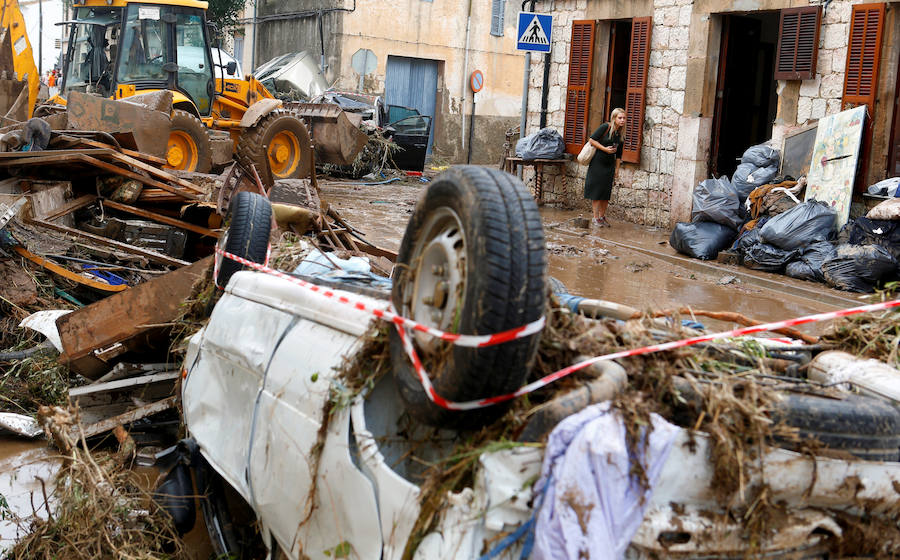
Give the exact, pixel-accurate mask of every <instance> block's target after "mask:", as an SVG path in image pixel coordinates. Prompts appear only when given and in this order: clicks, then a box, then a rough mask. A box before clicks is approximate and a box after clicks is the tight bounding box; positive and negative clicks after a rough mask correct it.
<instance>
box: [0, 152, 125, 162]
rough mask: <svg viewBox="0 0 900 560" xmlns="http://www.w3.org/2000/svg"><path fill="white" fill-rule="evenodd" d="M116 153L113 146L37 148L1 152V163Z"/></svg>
mask: <svg viewBox="0 0 900 560" xmlns="http://www.w3.org/2000/svg"><path fill="white" fill-rule="evenodd" d="M112 153H115V150H114V149H112V148H106V149H99V150H36V151H34V152H0V160H2V164H0V165H10V163H9V160H17V159H29V160H34V159H41V158H46V157H64V156H73V155H81V154H83V155H98V156H100V155H109V154H112Z"/></svg>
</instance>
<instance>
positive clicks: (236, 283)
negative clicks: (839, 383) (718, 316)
mask: <svg viewBox="0 0 900 560" xmlns="http://www.w3.org/2000/svg"><path fill="white" fill-rule="evenodd" d="M267 204H268V203H267V202H266V201H265V200H264V199H262V198H261V197H259V196H257V195H251V194H249V193H242V194H241V195H239V196H238V197H236V198H235V202H234V204H233V206H232V218H231V220H232V221H231V229H230V230H229V233H228V236H227V238H226V240H225V242H224V246H225V249H226V251H227V252H229V253H233V254H237V255H239V256H242V257H244V258H247V259H249V260H251V261H256V262H262V261H263V260H264V258H265V245H266V243H267V242H268V232H269V220H270V214H269V209H268V206H267ZM239 267H240V264H238V263H235V262H233V261H228V260H227V259H225V260H223V261H222V263H221V264H220V266H219V268H218V272H217V274H218V276H219V280H220V281H221V282H223V283H225V282H227V287H226V288H225V291H224V294H223V295H222V297H221V299H220V300H219V301H218V303H217V304H216V305H215V308H214V310H213V312H212V316H211V318H210V320H209V323H208V325H207V326H206V327H205V328H204V329H202V330H201V331H200V332H198V333H197V334H196V335H194V336H193V338H192V339H191V341H190V345H189V350H188V353H187V357H186V360H185V363H184V372H183V377H184V379H183V385H182V404H183V411H184V421H185V424H186V426H187V430H188V436H189V437H188V439H187V440H185V441H184V442H183V445H182V449H183V451H184V453H183V456H182V459H183V460H182V461H181V465H180V466H179V467H178V468H176V469H175V470H174V471H173V473H172V475H171V476H170V478H169V481H168V482H167V486H166V490H167V493H169V494H181V495H183V496H191V495H193V492H194V490H192V489H191V488H189V487H188V486H189V481H190V477H187V476H186V474H185V473H186V472H187V470H188V469H189V468H190V469H193V470H194V473H195V481H196V484H197V486H198V488H197V489H196V490H197V491H199V493H200V494H202V495H203V496H204V497H203V498H202V499H201V500H199V501H200V504H201V506H202V508H203V512H204V517H205V520H206V523H207V527H208V529H209V531H210V535H211V536H212V538H213V544H214V546H215V548H216V551H217V553H220V554H231V555H233V557H253V556H262V555H265V554H271V557H273V558H280V557H287V558H323V559H324V558H362V559H381V558H384V559H398V560H399V559H401V558H421V559H438V558H459V559H463V558H478V557H482V555H490V556H487V557H501V558H518V557H520V556H521V555H522V554H530V555H531V557H533V558H573V559H574V558H587V557H589V558H599V557H610V558H614V557H622V556H623V555H625V556H629V557H666V556H671V557H695V558H701V557H702V558H709V557H715V558H721V557H744V556H746V555H747V554H758V555H761V556H766V557H770V556H771V557H792V558H793V557H810V556H812V557H816V556H823V557H824V556H825V555H827V554H828V552H829V550H831V551H834V550H838V549H840V550H844V551H846V552H852V551H853V549H851V548H840V546H845V547H846V546H850V545H849V544H847V542H849V541H847V542H845V543H844V545H840V546H838V548H835V547H836V545H835V543H840V542H842V539H843V538H844V536H845V531H846V528H847V526H848V525H847V523H846V522H845V521H846V520H844V519H843V516H845V515H846V516H847V517H848V518H853V519H856V520H858V519H867V520H868V519H873V518H876V517H877V518H879V519H881V520H882V521H883V522H884V525H885V526H890V525H891V524H892V523H893V522H894V517H893V516H894V515H895V513H894V512H896V511H897V502H898V496H900V463H897V462H895V461H897V459H898V452H900V415H898V412H897V410H896V409H895V408H894V407H893V406H892V404H891V403H889V402H888V401H886V400H884V399H879V398H873V397H871V398H870V397H862V396H857V395H850V396H847V397H846V398H843V397H840V396H834V395H832V396H831V397H825V396H822V395H814V394H807V393H810V391H807V390H806V387H807V384H806V383H807V382H805V381H804V380H802V379H795V380H794V381H793V382H794V383H796V386H797V388H798V390H797V391H794V392H785V393H784V394H785V396H783V397H781V396H776V397H773V400H772V402H774V403H775V404H773V405H772V407H771V410H767V411H765V412H766V414H767V418H770V419H774V420H771V421H772V422H783V423H785V424H787V425H788V426H789V428H790V431H791V433H793V434H794V435H795V436H796V437H795V438H794V439H793V440H791V441H789V440H788V439H784V440H783V441H782V440H779V439H777V438H776V440H775V441H771V442H770V443H771V444H772V446H765V447H760V448H759V449H756V450H755V455H754V456H753V457H752V458H751V457H747V458H746V461H744V462H740V461H739V462H737V463H735V465H737V467H736V468H737V469H739V470H741V472H740V473H734V475H735V478H734V479H735V480H737V481H738V482H739V484H737V486H735V487H734V488H731V487H728V488H725V487H717V485H719V484H721V483H722V480H723V474H722V473H721V472H716V468H717V467H721V465H722V464H723V463H721V462H717V461H716V460H715V457H716V454H717V453H721V452H722V448H721V445H722V440H721V439H718V438H717V436H715V435H714V436H708V435H706V434H704V433H703V432H702V431H697V430H694V429H691V428H692V427H694V425H695V426H700V425H701V420H703V418H704V416H703V415H700V416H699V420H698V419H697V418H698V416H697V415H695V416H693V417H692V418H691V420H690V422H691V424H692V425H688V426H687V428H682V427H678V426H676V425H675V424H672V423H669V422H667V421H666V420H664V419H663V418H662V417H660V416H656V415H651V416H649V417H648V418H649V421H648V422H646V423H644V422H641V425H640V426H635V425H629V424H628V423H627V421H625V420H623V419H622V418H623V416H622V415H620V414H618V413H617V412H615V408H614V407H612V406H611V405H610V404H609V402H601V401H608V400H609V399H611V398H613V397H615V395H616V394H618V393H621V391H622V390H623V388H624V387H625V386H626V385H627V383H628V381H627V379H626V373H625V370H624V369H623V368H622V367H621V366H619V365H618V364H615V363H613V362H606V363H604V365H602V367H596V368H594V369H593V372H592V375H593V377H592V378H589V379H588V380H587V381H585V382H584V383H582V384H579V385H578V386H577V387H575V388H572V390H571V391H569V392H564V393H562V394H561V395H560V396H558V397H557V398H555V399H553V400H551V401H548V402H547V403H545V405H544V406H542V407H541V409H542V410H543V411H545V412H541V411H537V412H535V413H534V414H533V416H531V417H530V418H529V419H526V420H525V421H523V423H522V424H523V429H520V430H518V433H519V434H520V436H519V438H518V439H519V441H503V442H499V443H498V445H495V446H491V447H489V448H488V449H486V450H484V449H480V450H479V452H478V454H477V464H478V466H477V469H476V474H475V476H474V478H473V479H472V480H468V481H464V482H465V484H464V487H456V488H452V489H450V490H452V491H450V492H447V491H441V492H435V491H434V488H430V487H427V483H426V477H425V475H424V473H425V471H426V470H427V469H428V468H432V469H433V468H438V469H440V468H441V465H442V464H444V465H447V464H448V463H443V462H442V461H443V460H444V459H445V458H446V457H448V456H450V455H452V454H453V453H455V452H454V451H453V449H454V445H455V444H457V443H459V442H460V441H462V440H463V439H464V438H466V437H468V435H467V434H470V433H472V432H470V431H467V430H472V429H475V428H478V427H480V426H483V425H485V424H487V423H490V422H493V421H495V420H496V419H497V418H498V417H499V416H500V415H501V414H502V413H503V412H504V407H503V405H500V406H493V407H488V408H481V409H478V410H475V411H457V410H448V409H446V408H442V407H440V406H438V405H436V404H434V402H432V400H430V399H429V398H428V395H427V394H426V390H425V389H424V388H423V385H422V384H421V383H420V381H419V378H418V377H417V375H416V371H415V368H414V367H413V365H412V363H411V362H410V360H409V358H408V356H407V353H406V352H404V349H403V345H402V342H401V337H400V336H399V335H398V334H397V332H396V330H395V329H393V327H391V328H390V329H384V330H382V331H381V332H380V333H379V336H381V337H382V338H383V337H388V338H389V339H390V342H389V343H385V344H384V345H383V346H382V348H389V349H390V358H389V360H387V361H385V360H381V361H380V362H378V363H380V364H382V365H383V364H385V363H387V364H388V366H389V367H388V369H389V370H390V372H389V374H387V375H379V371H375V370H377V368H376V367H375V366H374V365H373V367H372V370H366V368H365V364H375V363H376V357H375V356H370V355H368V354H366V351H367V349H370V348H371V346H366V341H365V340H364V337H365V336H366V335H367V333H371V331H370V327H371V325H370V324H371V322H372V320H373V318H374V315H373V313H372V311H371V310H386V309H388V307H389V306H390V305H391V303H393V308H394V309H395V310H396V311H397V312H398V314H399V315H401V316H404V317H409V318H412V319H414V320H415V321H417V322H418V323H420V324H422V325H425V326H428V327H433V328H435V329H438V330H441V331H446V332H453V333H467V334H478V335H485V334H492V333H499V332H504V331H507V330H509V329H514V328H517V327H521V326H524V325H528V324H533V323H535V322H536V321H539V320H540V319H541V317H542V316H543V314H544V311H545V306H546V303H547V297H548V295H547V294H548V289H547V285H548V282H547V279H546V265H545V256H544V247H543V234H542V229H541V221H540V214H539V213H538V210H537V207H536V206H535V204H534V202H533V200H532V199H531V197H530V195H529V193H528V192H527V190H526V189H525V188H524V186H523V185H522V184H521V183H520V182H518V181H517V180H516V179H515V178H514V177H512V176H510V175H507V174H504V173H501V172H497V171H494V170H489V169H484V168H478V167H460V168H454V169H451V170H449V171H448V172H446V173H444V174H443V175H441V176H440V177H438V178H437V179H435V180H434V181H433V183H432V185H431V186H430V187H429V188H428V190H427V192H426V193H425V194H424V195H423V197H422V199H421V200H420V201H419V203H418V205H417V207H416V210H415V213H414V215H413V217H412V218H411V221H410V225H409V227H408V229H407V232H406V236H405V237H404V240H403V243H402V245H401V249H400V256H399V262H398V264H397V267H396V269H395V273H394V278H393V288H392V292H388V291H387V290H386V289H383V288H377V287H372V286H371V285H367V284H366V283H365V282H363V283H362V284H361V283H359V282H356V283H353V282H351V283H336V282H335V281H333V280H325V281H322V280H317V281H316V282H317V283H318V284H319V285H320V286H321V285H324V286H325V287H324V288H321V289H318V290H317V291H314V290H312V289H310V288H309V286H307V285H304V282H303V281H298V279H295V278H291V277H288V276H286V275H281V276H276V275H273V274H267V273H265V272H257V271H237V270H238V269H239ZM300 280H302V279H300ZM306 280H309V279H308V278H307V279H306ZM223 285H224V284H223ZM560 313H568V312H567V311H560ZM409 336H411V337H412V340H413V341H414V345H415V348H416V350H417V351H418V352H419V354H420V355H431V356H432V357H435V356H436V358H435V359H433V360H432V361H431V362H429V364H430V365H429V367H430V368H432V371H430V378H431V382H432V383H433V384H434V389H435V391H436V393H437V394H438V395H440V396H442V397H444V398H445V399H447V400H448V401H451V402H462V401H471V400H474V399H479V398H482V397H490V396H494V395H501V394H506V393H510V392H512V391H514V390H516V389H518V388H519V387H520V386H522V385H523V384H525V383H526V382H527V381H528V380H529V373H530V369H531V366H532V365H533V363H534V360H535V355H536V353H537V351H538V344H539V342H540V337H541V334H533V335H529V336H525V337H522V338H517V339H514V340H513V341H511V342H506V343H503V344H498V345H495V346H490V347H486V348H474V347H462V346H452V347H450V349H449V350H448V349H447V347H446V346H445V345H442V343H440V342H439V341H437V339H435V338H434V337H433V336H431V335H429V334H426V333H423V332H419V331H415V334H410V335H409ZM781 351H782V353H783V354H787V353H790V352H793V355H794V356H796V355H799V354H802V353H803V350H802V349H801V350H799V351H798V350H796V349H791V348H782V349H781ZM354 359H355V360H356V361H355V362H354ZM806 361H807V362H808V357H807V359H806ZM348 364H349V365H348ZM353 364H355V365H353ZM351 366H352V367H356V369H357V371H364V373H363V374H362V375H360V376H359V377H358V378H357V379H356V380H349V379H348V378H347V372H348V371H349V369H352V367H351ZM676 386H677V387H676V388H677V389H678V393H677V394H679V395H681V396H682V398H681V401H680V402H678V403H675V405H676V406H675V408H673V410H675V409H678V407H679V406H680V407H682V408H681V409H678V410H689V409H691V407H692V406H693V404H694V403H695V402H696V401H697V400H698V399H701V398H702V396H703V395H702V392H703V391H702V390H698V389H697V387H698V385H697V384H696V383H691V382H686V381H683V380H679V381H678V382H677V383H676ZM592 403H599V404H592ZM703 414H705V412H704V413H703ZM563 418H564V419H563ZM561 419H562V420H563V421H562V423H561V424H560V425H559V426H558V427H557V429H556V430H555V431H554V432H553V433H552V434H551V435H550V436H549V439H548V438H547V435H546V432H547V431H548V430H549V429H550V428H552V427H553V425H554V424H556V422H557V421H559V420H561ZM779 419H780V420H779ZM676 420H677V419H676ZM651 426H652V430H651V429H650V428H651ZM635 434H637V440H635V439H634V438H635ZM540 441H546V447H545V446H543V445H540V444H539V443H537V442H540ZM635 441H637V443H636V444H635ZM811 441H814V442H816V443H817V445H818V446H819V448H829V449H831V450H832V451H833V452H832V453H830V456H825V455H826V454H822V453H816V452H815V451H816V449H815V448H813V447H810V446H808V445H806V444H805V443H804V442H807V443H808V442H811ZM797 442H800V443H797ZM779 446H781V447H779ZM782 447H784V448H782ZM787 448H793V449H798V450H800V452H797V451H792V450H789V449H787ZM636 466H638V468H637V469H636V468H635V467H636ZM638 471H640V472H638ZM423 484H425V485H424V486H423ZM179 485H180V486H181V489H180V490H179ZM723 490H727V493H725V494H724V495H723ZM426 495H427V496H428V497H429V499H428V500H424V499H423V498H424V497H425V496H426ZM435 499H436V500H437V502H435ZM192 503H193V501H192V500H191V499H189V498H185V499H182V500H180V501H179V500H178V499H177V496H176V497H175V498H173V499H172V500H171V503H170V504H169V506H170V510H171V511H173V514H174V515H175V517H176V520H179V519H181V520H183V521H182V523H183V524H185V525H187V526H189V524H190V518H191V515H190V513H189V512H190V511H192V509H191V504H192ZM180 506H183V507H184V512H182V513H179V511H178V508H179V507H180ZM735 512H740V515H736V513H735ZM755 512H756V513H759V512H764V516H762V517H761V516H760V515H756V514H755ZM776 514H777V515H776ZM254 519H255V520H256V521H257V523H256V524H252V521H253V520H254ZM748 520H752V522H753V523H752V526H748V525H749V523H748ZM184 528H186V527H184ZM895 530H896V527H895ZM888 545H889V543H888V544H885V543H884V542H882V543H878V546H882V547H885V546H888ZM894 546H900V543H895V544H894Z"/></svg>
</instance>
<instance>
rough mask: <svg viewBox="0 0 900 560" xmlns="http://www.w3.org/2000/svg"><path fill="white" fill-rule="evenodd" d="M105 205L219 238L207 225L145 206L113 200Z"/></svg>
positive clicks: (107, 201) (104, 203)
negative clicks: (146, 208) (152, 210)
mask: <svg viewBox="0 0 900 560" xmlns="http://www.w3.org/2000/svg"><path fill="white" fill-rule="evenodd" d="M103 205H104V206H106V207H108V208H112V209H114V210H121V211H122V212H128V213H130V214H135V215H137V216H141V217H143V218H147V219H150V220H154V221H156V222H160V223H163V224H168V225H170V226H175V227H177V228H181V229H186V230H188V231H193V232H194V233H199V234H200V235H206V236H207V237H213V238H215V239H218V238H219V234H218V233H216V232H214V231H213V230H211V229H207V228H205V227H200V226H195V225H194V224H191V223H188V222H185V221H182V220H177V219H175V218H170V217H168V216H164V215H162V214H158V213H156V212H151V211H149V210H144V209H143V208H137V207H135V206H129V205H128V204H122V203H120V202H114V201H112V200H106V199H104V200H103Z"/></svg>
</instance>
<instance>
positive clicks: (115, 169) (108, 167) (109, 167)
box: [82, 152, 199, 200]
mask: <svg viewBox="0 0 900 560" xmlns="http://www.w3.org/2000/svg"><path fill="white" fill-rule="evenodd" d="M113 153H114V154H115V152H113ZM116 156H119V157H127V156H122V154H116ZM116 156H113V157H116ZM128 159H130V160H131V161H134V162H137V160H135V159H133V158H128ZM82 161H84V162H85V163H89V164H91V165H93V166H94V167H99V168H100V169H103V170H105V171H109V172H111V173H115V174H117V175H121V176H123V177H128V178H129V179H134V180H136V181H140V182H141V183H143V184H145V185H150V186H151V187H157V188H160V189H162V190H164V191H169V192H170V193H174V194H177V195H179V196H181V197H184V198H186V199H188V200H197V199H198V198H199V197H198V196H197V195H196V194H194V193H191V192H186V191H185V190H184V189H182V188H178V187H175V186H172V185H169V184H166V183H163V182H161V181H157V180H156V179H151V178H150V177H145V176H144V175H141V174H139V173H135V172H134V171H131V170H129V169H122V168H121V167H119V166H117V165H113V164H111V163H108V162H105V161H101V160H99V159H96V158H92V157H88V156H84V155H83V156H82ZM138 163H140V162H138ZM141 165H146V164H143V163H142V164H141ZM146 166H147V167H149V168H151V169H152V167H151V166H149V165H146ZM157 171H159V170H157ZM166 175H168V174H166ZM194 188H195V190H196V187H194Z"/></svg>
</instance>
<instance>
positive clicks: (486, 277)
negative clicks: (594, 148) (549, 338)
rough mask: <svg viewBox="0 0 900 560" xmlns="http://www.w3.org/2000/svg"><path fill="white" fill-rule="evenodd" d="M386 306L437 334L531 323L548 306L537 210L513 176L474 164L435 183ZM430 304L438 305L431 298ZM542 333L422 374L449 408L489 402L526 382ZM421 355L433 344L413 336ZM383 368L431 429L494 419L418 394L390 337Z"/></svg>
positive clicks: (461, 355) (459, 349)
mask: <svg viewBox="0 0 900 560" xmlns="http://www.w3.org/2000/svg"><path fill="white" fill-rule="evenodd" d="M394 270H395V274H394V284H393V292H392V300H393V304H394V308H395V309H397V310H398V311H399V312H400V313H401V314H402V315H404V316H406V317H411V318H413V319H415V320H416V321H418V322H420V323H423V324H426V325H429V326H432V327H436V328H438V329H441V330H444V331H449V332H458V333H465V334H482V335H483V334H493V333H498V332H502V331H506V330H509V329H512V328H515V327H520V326H523V325H525V324H528V323H531V322H533V321H536V320H538V319H539V318H540V317H541V315H542V314H543V313H544V307H545V305H546V299H547V292H546V276H545V275H546V255H545V252H544V233H543V228H542V225H541V216H540V213H539V212H538V208H537V205H536V204H535V202H534V199H533V198H532V197H531V195H530V193H529V192H528V190H526V188H525V186H524V185H523V184H522V183H521V181H519V180H518V179H516V178H515V177H514V176H512V175H509V174H508V173H504V172H502V171H498V170H495V169H489V168H484V167H476V166H460V167H455V168H452V169H450V170H449V171H447V172H445V173H443V174H441V175H440V176H438V177H437V178H436V179H434V180H433V181H432V183H431V185H430V186H429V187H428V190H427V191H426V192H425V194H424V196H423V197H422V198H420V200H419V201H418V203H417V204H416V208H415V211H414V213H413V215H412V217H411V218H410V221H409V225H408V226H407V228H406V233H405V234H404V236H403V241H402V242H401V245H400V250H399V254H398V259H397V265H396V266H395V268H394ZM435 298H436V299H435ZM539 340H540V334H534V335H531V336H528V337H525V338H521V339H518V340H514V341H511V342H506V343H503V344H499V345H496V346H490V347H485V348H467V347H463V346H453V348H452V349H451V350H450V351H449V353H448V356H447V357H446V359H444V360H442V365H441V366H439V367H437V369H436V370H435V371H430V372H429V374H430V378H431V381H432V383H433V385H434V388H435V390H436V391H437V393H438V394H439V395H441V396H442V397H444V398H445V399H448V400H450V401H467V400H472V399H479V398H483V397H491V396H495V395H499V394H504V393H508V392H510V391H514V390H515V389H518V388H519V387H520V386H521V385H522V384H523V383H524V382H525V380H526V379H527V376H528V372H529V369H530V366H531V364H532V362H533V360H534V357H535V354H536V352H537V347H538V342H539ZM413 343H414V346H415V348H416V351H417V353H418V354H419V355H420V356H428V355H431V356H434V355H435V353H436V352H438V351H439V350H440V349H441V348H442V347H443V345H444V343H442V342H441V341H439V340H437V339H434V338H431V337H428V336H427V335H421V334H419V333H416V334H414V335H413ZM390 346H391V361H392V366H393V371H394V377H395V379H396V382H397V386H398V388H399V391H400V396H401V398H402V399H403V402H404V403H405V405H406V410H407V411H408V412H409V414H410V415H411V416H412V417H413V418H415V419H417V420H419V421H421V422H424V423H427V424H430V425H432V426H439V427H446V428H455V429H470V428H476V427H478V426H481V425H484V424H485V423H487V422H489V421H492V420H494V419H496V418H497V417H498V416H499V415H500V414H502V412H503V411H504V410H505V407H504V406H503V405H495V406H491V407H488V408H485V409H480V410H477V411H468V412H458V411H449V410H446V409H443V408H441V407H439V406H437V405H435V404H434V403H432V402H431V401H430V400H429V399H428V397H427V396H426V394H425V391H424V389H423V388H422V386H421V384H420V382H419V380H418V377H417V375H416V372H415V370H414V369H413V367H412V365H411V363H410V361H409V358H408V357H407V355H406V353H405V351H404V349H403V344H402V342H401V340H400V336H399V335H398V333H397V332H396V330H393V329H392V331H391V343H390Z"/></svg>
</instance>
